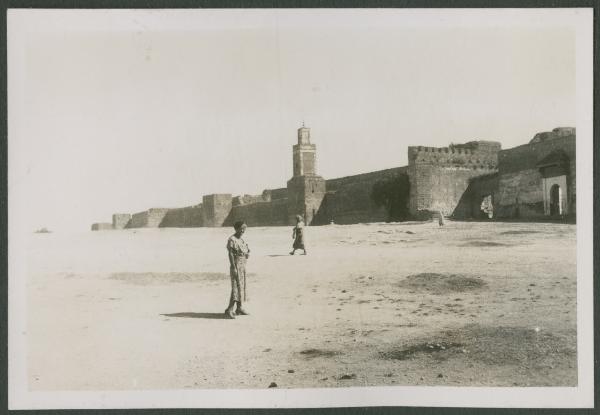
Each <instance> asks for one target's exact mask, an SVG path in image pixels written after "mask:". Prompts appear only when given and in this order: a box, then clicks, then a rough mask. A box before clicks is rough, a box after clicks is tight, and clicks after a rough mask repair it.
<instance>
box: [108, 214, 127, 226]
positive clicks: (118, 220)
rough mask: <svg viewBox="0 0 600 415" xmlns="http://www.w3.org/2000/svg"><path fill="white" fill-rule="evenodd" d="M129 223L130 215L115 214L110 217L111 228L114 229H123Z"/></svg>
mask: <svg viewBox="0 0 600 415" xmlns="http://www.w3.org/2000/svg"><path fill="white" fill-rule="evenodd" d="M129 221H131V214H130V213H115V214H114V215H112V226H113V228H114V229H125V228H126V227H127V225H129Z"/></svg>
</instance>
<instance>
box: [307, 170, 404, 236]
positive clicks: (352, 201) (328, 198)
mask: <svg viewBox="0 0 600 415" xmlns="http://www.w3.org/2000/svg"><path fill="white" fill-rule="evenodd" d="M407 171H408V167H406V166H404V167H396V168H392V169H385V170H379V171H374V172H369V173H363V174H357V175H354V176H346V177H340V178H336V179H330V180H326V189H327V193H326V194H325V198H324V199H323V203H322V204H321V208H320V209H319V212H318V214H317V217H316V220H315V223H316V224H321V225H322V224H327V223H330V222H331V221H333V222H334V223H338V224H351V223H362V222H384V221H386V220H388V212H387V210H386V208H385V207H383V206H377V205H376V204H375V203H374V202H373V198H372V196H371V194H372V191H373V186H374V185H375V183H377V182H378V181H380V180H385V179H392V178H394V177H397V176H398V175H400V174H406V173H407Z"/></svg>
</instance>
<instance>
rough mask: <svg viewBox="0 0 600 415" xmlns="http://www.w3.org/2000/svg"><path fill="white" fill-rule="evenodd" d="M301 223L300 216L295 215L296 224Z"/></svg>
mask: <svg viewBox="0 0 600 415" xmlns="http://www.w3.org/2000/svg"><path fill="white" fill-rule="evenodd" d="M300 222H302V216H300V215H296V223H300Z"/></svg>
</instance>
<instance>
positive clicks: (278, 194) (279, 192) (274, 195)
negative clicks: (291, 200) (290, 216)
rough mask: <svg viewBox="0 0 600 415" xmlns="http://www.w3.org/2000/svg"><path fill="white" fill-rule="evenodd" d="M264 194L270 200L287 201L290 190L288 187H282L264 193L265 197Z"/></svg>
mask: <svg viewBox="0 0 600 415" xmlns="http://www.w3.org/2000/svg"><path fill="white" fill-rule="evenodd" d="M264 194H267V195H268V197H269V200H277V199H287V197H288V189H287V187H282V188H279V189H267V190H265V191H264V192H263V195H264Z"/></svg>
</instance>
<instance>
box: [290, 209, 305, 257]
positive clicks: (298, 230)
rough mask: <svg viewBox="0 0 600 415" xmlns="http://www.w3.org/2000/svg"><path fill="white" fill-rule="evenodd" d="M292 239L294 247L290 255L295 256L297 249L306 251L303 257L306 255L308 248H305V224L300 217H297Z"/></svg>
mask: <svg viewBox="0 0 600 415" xmlns="http://www.w3.org/2000/svg"><path fill="white" fill-rule="evenodd" d="M292 238H293V239H294V245H293V249H292V252H290V255H294V254H295V253H296V249H302V250H303V251H304V254H303V255H306V248H305V247H304V222H303V221H302V216H300V215H296V226H294V230H293V231H292Z"/></svg>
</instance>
